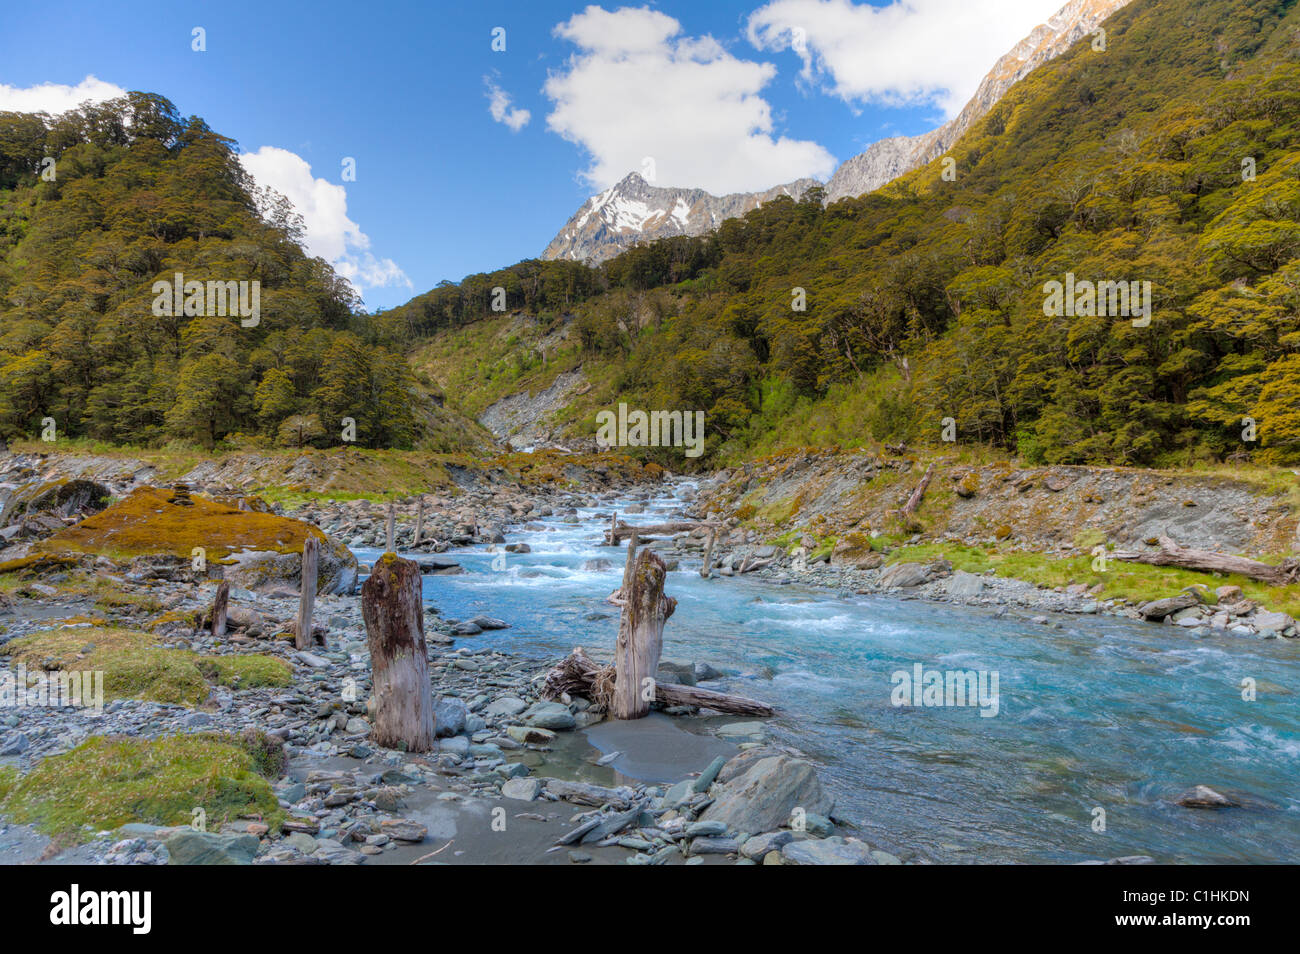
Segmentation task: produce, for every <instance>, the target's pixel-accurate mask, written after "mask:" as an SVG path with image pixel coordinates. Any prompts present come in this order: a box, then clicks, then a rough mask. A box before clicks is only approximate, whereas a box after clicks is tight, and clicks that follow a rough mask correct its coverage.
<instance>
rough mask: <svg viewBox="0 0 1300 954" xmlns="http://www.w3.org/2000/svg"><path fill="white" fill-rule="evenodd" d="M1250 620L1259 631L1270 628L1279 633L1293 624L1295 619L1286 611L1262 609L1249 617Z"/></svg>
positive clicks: (1265, 630) (1266, 630)
mask: <svg viewBox="0 0 1300 954" xmlns="http://www.w3.org/2000/svg"><path fill="white" fill-rule="evenodd" d="M1251 622H1252V623H1254V624H1255V628H1256V629H1257V630H1259V631H1260V632H1261V633H1263V632H1268V631H1270V630H1271V631H1273V632H1275V633H1281V632H1284V631H1285V630H1287V629H1290V628H1291V627H1292V626H1294V625H1295V620H1293V619H1292V618H1291V617H1290V616H1288V615H1287V614H1286V613H1270V612H1265V611H1263V610H1261V611H1260V612H1258V613H1256V614H1255V615H1254V616H1253V617H1252V618H1251Z"/></svg>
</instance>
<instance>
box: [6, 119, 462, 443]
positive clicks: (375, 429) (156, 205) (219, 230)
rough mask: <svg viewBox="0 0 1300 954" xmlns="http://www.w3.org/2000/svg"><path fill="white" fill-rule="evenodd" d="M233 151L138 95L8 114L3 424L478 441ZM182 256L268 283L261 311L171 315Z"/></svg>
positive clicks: (212, 435)
mask: <svg viewBox="0 0 1300 954" xmlns="http://www.w3.org/2000/svg"><path fill="white" fill-rule="evenodd" d="M233 147H234V143H233V142H232V141H231V140H230V139H227V138H225V137H223V136H221V135H219V134H217V133H216V132H214V131H213V130H211V129H209V128H208V126H207V125H206V124H205V123H204V122H203V121H202V120H200V119H197V118H195V117H190V118H188V119H183V118H181V117H180V116H179V115H178V113H177V112H176V109H175V107H174V106H173V105H172V104H171V103H170V102H168V101H167V100H166V99H163V98H162V97H160V96H154V95H147V94H143V93H131V94H129V95H128V96H126V97H124V98H123V99H120V100H116V101H112V102H108V103H102V104H99V105H93V106H88V107H83V108H82V109H79V110H75V111H72V112H70V113H66V114H64V115H61V116H58V117H54V118H51V117H49V116H45V115H32V114H21V113H0V437H4V438H13V437H16V436H19V435H24V434H26V435H34V434H37V433H39V432H41V431H42V430H44V425H43V424H42V421H43V420H44V419H47V418H52V419H53V420H54V422H55V428H56V433H57V434H58V435H60V436H64V437H74V438H76V437H85V438H91V439H95V440H102V441H110V442H114V443H140V444H164V443H167V442H169V441H173V440H175V441H179V442H182V443H196V444H199V445H202V446H204V447H209V448H210V447H212V446H214V445H216V444H218V443H219V442H220V443H223V444H224V445H227V446H230V445H235V446H257V445H284V446H297V445H301V444H304V443H310V444H321V445H328V444H337V443H339V442H340V441H341V439H342V434H343V426H342V424H341V421H342V420H343V419H344V418H352V419H353V420H354V421H355V422H356V443H357V444H359V445H361V446H368V447H410V446H413V445H417V444H424V445H426V446H428V445H430V444H432V445H434V446H438V445H447V447H446V449H452V448H453V447H456V446H460V445H461V444H462V443H464V442H465V441H469V442H471V443H474V442H477V443H482V437H481V435H479V434H476V433H473V432H472V429H471V428H467V427H465V426H464V425H463V423H461V422H458V421H456V420H454V419H453V418H451V417H450V416H449V415H447V414H446V413H445V412H443V411H441V410H440V409H439V408H437V407H436V402H431V401H430V400H429V397H428V396H427V395H424V394H423V393H421V391H420V389H419V387H418V385H417V382H416V381H415V379H414V377H413V376H412V374H411V373H410V371H409V369H408V365H407V364H406V362H405V361H404V360H403V359H402V357H401V350H402V349H403V348H404V346H405V345H404V342H400V341H394V340H392V339H390V338H387V337H385V336H384V335H383V334H382V332H381V329H380V328H379V327H378V326H377V325H376V324H375V322H374V321H373V320H372V319H371V318H370V317H369V316H366V315H364V314H360V313H358V311H357V307H356V306H357V302H356V300H355V296H354V294H353V292H352V290H351V288H350V286H349V285H348V284H347V283H346V282H345V281H343V280H342V279H341V278H340V277H339V276H337V275H336V274H335V273H334V271H333V269H332V268H331V267H330V266H329V264H327V263H326V262H325V261H323V260H321V259H319V258H311V257H308V256H307V255H306V254H305V253H304V252H303V250H302V246H301V238H302V236H301V221H300V220H299V219H298V218H297V216H296V215H294V214H293V212H292V210H291V209H290V208H289V207H288V206H287V203H286V202H285V201H284V200H283V198H282V197H279V196H277V195H274V194H269V193H259V192H258V191H257V189H256V187H255V185H254V183H252V182H251V181H250V180H249V179H248V177H247V176H246V174H245V173H244V171H243V168H242V166H241V165H240V164H239V162H238V161H237V159H236V157H235V153H234V151H233ZM177 272H180V273H182V274H183V275H184V278H185V281H187V282H188V281H191V280H194V281H199V282H207V281H209V280H214V281H222V282H228V281H233V282H239V281H247V282H252V281H257V282H259V283H260V315H259V316H258V320H257V321H256V323H255V324H253V323H252V322H249V323H248V324H250V325H252V326H245V323H244V322H241V320H240V318H239V317H231V316H229V315H225V316H218V315H208V314H189V315H186V314H176V315H175V316H161V317H160V316H158V315H157V314H155V311H154V309H153V305H154V302H155V293H154V292H153V291H152V286H153V284H154V282H155V281H158V280H162V281H167V282H170V281H172V280H173V276H174V274H175V273H177ZM178 311H179V308H178ZM440 449H441V448H440Z"/></svg>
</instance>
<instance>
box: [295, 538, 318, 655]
mask: <svg viewBox="0 0 1300 954" xmlns="http://www.w3.org/2000/svg"><path fill="white" fill-rule="evenodd" d="M319 562H320V541H319V540H317V539H316V538H315V537H314V536H311V535H308V537H307V539H306V540H305V541H304V542H303V545H302V591H301V593H300V595H299V597H298V619H297V622H296V623H295V624H294V625H295V629H294V633H293V644H294V646H295V647H297V648H298V649H310V648H311V647H312V634H311V617H312V613H313V612H315V610H316V571H317V566H318V564H319Z"/></svg>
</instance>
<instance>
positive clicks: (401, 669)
mask: <svg viewBox="0 0 1300 954" xmlns="http://www.w3.org/2000/svg"><path fill="white" fill-rule="evenodd" d="M361 618H362V619H363V620H364V621H365V624H366V641H367V642H368V643H369V645H370V666H371V670H372V671H373V674H374V693H375V711H374V713H373V724H374V729H373V730H372V732H371V738H372V739H374V741H375V742H376V743H377V744H379V745H382V746H385V747H386V748H391V749H398V748H405V749H406V751H407V752H427V751H429V750H430V749H431V748H433V745H434V739H435V736H436V733H435V721H434V716H433V697H432V695H431V691H430V688H429V657H428V650H427V649H426V647H425V642H424V613H423V608H422V606H421V602H420V567H419V566H418V565H417V564H415V563H413V562H412V561H410V560H403V559H402V558H401V557H399V556H397V555H396V554H393V553H385V554H384V555H383V556H382V557H380V558H379V560H378V561H376V563H375V566H374V569H373V570H372V571H371V573H370V577H369V578H368V579H367V580H366V582H365V583H364V584H362V586H361Z"/></svg>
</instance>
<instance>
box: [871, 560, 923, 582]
mask: <svg viewBox="0 0 1300 954" xmlns="http://www.w3.org/2000/svg"><path fill="white" fill-rule="evenodd" d="M929 579H930V568H929V567H928V566H926V565H925V564H924V563H895V564H894V565H893V566H891V567H887V568H886V569H885V571H884V572H883V573H881V574H880V585H881V586H896V587H911V586H920V585H921V584H922V583H925V582H927V581H928V580H929Z"/></svg>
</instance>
